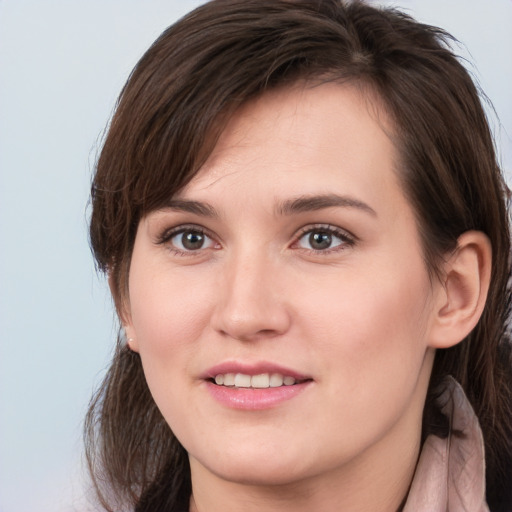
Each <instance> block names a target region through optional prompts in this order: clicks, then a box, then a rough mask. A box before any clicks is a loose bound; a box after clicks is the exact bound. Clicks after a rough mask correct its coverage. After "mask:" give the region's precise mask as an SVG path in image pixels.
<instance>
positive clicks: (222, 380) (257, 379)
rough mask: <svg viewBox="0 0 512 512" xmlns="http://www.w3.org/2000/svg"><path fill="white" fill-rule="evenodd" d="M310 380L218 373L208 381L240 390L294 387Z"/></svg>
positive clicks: (275, 374) (274, 375)
mask: <svg viewBox="0 0 512 512" xmlns="http://www.w3.org/2000/svg"><path fill="white" fill-rule="evenodd" d="M309 380H311V379H299V378H295V377H293V376H291V375H284V374H282V373H260V374H258V375H249V374H245V373H218V374H217V375H216V376H215V378H211V379H209V381H210V382H211V383H212V384H216V385H217V386H223V387H228V388H241V389H249V388H252V389H267V388H280V387H283V386H294V385H296V384H302V383H303V382H307V381H309Z"/></svg>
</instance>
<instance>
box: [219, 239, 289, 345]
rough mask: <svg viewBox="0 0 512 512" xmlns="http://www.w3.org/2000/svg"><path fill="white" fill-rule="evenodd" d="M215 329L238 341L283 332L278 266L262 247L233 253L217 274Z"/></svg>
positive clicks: (284, 315) (286, 323) (284, 316)
mask: <svg viewBox="0 0 512 512" xmlns="http://www.w3.org/2000/svg"><path fill="white" fill-rule="evenodd" d="M219 278H220V281H221V282H220V284H219V296H218V303H217V305H216V311H215V315H214V317H215V319H214V322H215V328H216V329H217V330H218V331H221V332H222V333H224V334H226V335H229V336H231V337H233V338H236V339H239V340H251V339H255V338H260V337H272V336H276V335H278V334H281V333H283V332H285V331H286V329H287V328H288V326H289V316H288V311H287V309H286V305H285V302H284V300H283V295H282V293H281V289H280V281H281V279H280V277H279V265H278V264H277V263H276V261H275V260H274V259H273V258H272V257H271V256H270V255H269V254H268V253H267V252H266V251H264V250H262V248H261V247H260V248H259V249H256V248H254V246H253V248H252V250H250V249H249V248H248V247H247V248H245V249H239V250H237V251H236V252H233V254H231V256H230V257H229V258H228V259H227V261H226V262H225V269H224V272H223V273H222V275H219Z"/></svg>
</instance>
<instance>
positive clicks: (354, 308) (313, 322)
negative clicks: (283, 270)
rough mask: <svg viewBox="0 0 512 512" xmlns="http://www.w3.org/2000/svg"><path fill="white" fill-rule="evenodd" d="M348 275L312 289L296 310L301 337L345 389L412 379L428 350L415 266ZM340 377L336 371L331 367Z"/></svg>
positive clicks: (426, 288) (425, 284)
mask: <svg viewBox="0 0 512 512" xmlns="http://www.w3.org/2000/svg"><path fill="white" fill-rule="evenodd" d="M403 270H404V269H403V265H402V266H400V265H393V264H392V263H390V264H388V265H386V266H384V267H378V268H377V267H373V268H372V267H370V266H365V268H364V271H361V272H358V271H357V269H349V270H348V271H347V272H344V273H343V275H342V273H340V277H339V278H335V277H334V278H333V277H331V279H330V280H327V279H326V280H325V282H319V283H316V285H317V286H315V287H311V289H310V290H309V292H308V293H303V294H302V296H303V297H305V299H304V300H303V301H302V304H301V305H300V306H299V309H301V310H302V311H303V312H304V313H303V314H302V315H301V317H302V318H303V326H302V327H303V329H305V330H306V334H305V337H306V338H309V339H316V340H319V343H320V344H321V345H319V346H318V347H317V348H318V349H319V350H320V351H321V352H322V353H323V357H324V358H325V361H326V363H327V364H328V365H329V368H330V369H331V370H332V371H330V372H328V373H329V374H330V375H333V374H336V373H338V374H340V373H341V374H342V377H341V378H342V379H344V380H345V383H346V386H347V388H348V389H351V390H352V391H354V390H355V389H356V388H358V390H357V392H358V393H359V392H361V391H360V390H361V389H369V386H368V383H371V382H376V385H379V386H380V385H383V384H386V385H392V384H393V382H394V381H399V380H402V383H403V381H404V380H409V379H410V378H411V377H412V378H416V377H417V375H418V373H419V370H420V368H421V364H422V361H423V357H424V354H425V351H426V347H427V333H428V319H429V307H428V303H429V299H428V297H429V294H430V285H429V281H428V276H427V275H426V272H425V270H424V268H423V265H422V264H421V263H420V264H419V265H416V266H415V267H414V268H411V269H410V271H407V272H404V271H403ZM336 366H338V367H339V371H338V372H336V371H335V369H336V368H335V367H336ZM363 384H364V385H363Z"/></svg>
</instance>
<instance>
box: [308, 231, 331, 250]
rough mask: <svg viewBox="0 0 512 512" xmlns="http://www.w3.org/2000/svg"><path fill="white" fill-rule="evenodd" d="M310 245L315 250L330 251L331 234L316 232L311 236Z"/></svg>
mask: <svg viewBox="0 0 512 512" xmlns="http://www.w3.org/2000/svg"><path fill="white" fill-rule="evenodd" d="M309 243H310V244H311V247H312V248H313V249H328V248H329V247H330V246H331V243H332V237H331V235H330V233H325V232H324V233H322V232H316V233H311V234H310V235H309Z"/></svg>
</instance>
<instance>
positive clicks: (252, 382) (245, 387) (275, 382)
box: [202, 362, 313, 411]
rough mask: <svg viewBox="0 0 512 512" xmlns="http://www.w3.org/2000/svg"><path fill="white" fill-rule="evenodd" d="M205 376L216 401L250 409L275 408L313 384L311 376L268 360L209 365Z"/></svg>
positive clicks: (207, 386) (231, 407) (236, 407)
mask: <svg viewBox="0 0 512 512" xmlns="http://www.w3.org/2000/svg"><path fill="white" fill-rule="evenodd" d="M202 378H203V382H205V383H206V389H207V390H208V392H209V393H210V396H211V397H212V398H213V399H214V400H215V401H216V402H218V403H220V404H221V405H222V406H225V407H228V408H230V409H239V410H251V411H256V410H265V409H273V408H276V407H278V406H280V405H281V404H284V403H285V402H287V401H289V400H291V399H293V398H294V397H296V396H299V395H301V394H302V393H303V392H304V391H305V390H306V389H308V388H310V387H311V385H312V384H313V379H312V378H311V377H309V376H306V375H301V374H300V373H297V372H295V371H294V370H291V369H289V368H285V367H283V366H279V365H276V364H274V363H269V362H260V363H255V364H244V363H240V362H226V363H222V364H220V365H217V366H215V367H213V368H210V370H209V371H208V372H206V374H205V375H203V376H202Z"/></svg>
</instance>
